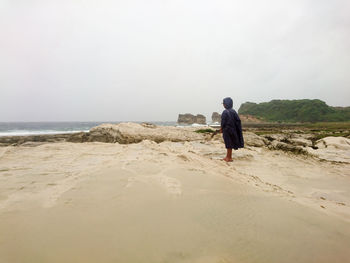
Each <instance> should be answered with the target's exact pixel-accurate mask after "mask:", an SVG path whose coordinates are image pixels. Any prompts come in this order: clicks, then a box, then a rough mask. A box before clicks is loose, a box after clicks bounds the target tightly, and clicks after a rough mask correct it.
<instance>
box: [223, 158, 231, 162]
mask: <svg viewBox="0 0 350 263" xmlns="http://www.w3.org/2000/svg"><path fill="white" fill-rule="evenodd" d="M222 160H223V161H225V162H232V161H233V160H232V158H228V157H225V158H224V159H222Z"/></svg>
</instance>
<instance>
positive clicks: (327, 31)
mask: <svg viewBox="0 0 350 263" xmlns="http://www.w3.org/2000/svg"><path fill="white" fill-rule="evenodd" d="M349 14H350V1H349V0H289V1H288V0H285V1H281V0H265V1H262V0H245V1H241V0H240V1H235V0H215V1H214V0H211V1H206V0H198V1H197V0H171V1H170V0H147V1H145V0H127V1H126V0H122V1H118V0H110V1H107V0H98V1H88V0H86V1H82V0H81V1H78V0H8V1H7V0H0V34H1V37H0V91H1V92H0V121H79V120H80V121H107V120H110V121H113V120H114V121H126V120H131V121H132V120H134V121H137V120H138V121H146V120H148V121H156V120H159V121H166V120H170V121H175V120H176V119H177V115H178V113H187V112H188V113H193V114H197V113H202V114H204V115H206V116H207V117H208V118H210V117H211V113H212V112H213V111H219V112H221V111H222V105H221V102H222V99H223V98H224V97H226V96H231V97H232V98H233V101H234V108H235V109H237V110H238V108H239V106H240V104H241V103H243V102H246V101H252V102H263V101H270V100H272V99H302V98H307V99H314V98H318V99H321V100H324V101H326V102H327V104H329V105H332V106H350V73H349V71H350V15H349Z"/></svg>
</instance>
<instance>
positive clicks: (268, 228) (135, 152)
mask: <svg viewBox="0 0 350 263" xmlns="http://www.w3.org/2000/svg"><path fill="white" fill-rule="evenodd" d="M224 153H225V149H224V148H223V145H222V144H221V142H219V141H209V142H202V143H201V142H162V143H159V144H157V143H154V142H151V141H147V140H146V141H143V142H141V143H137V144H129V145H121V144H118V143H115V144H111V143H78V144H74V143H68V142H64V143H47V144H43V145H39V146H35V147H32V146H25V145H23V146H17V147H12V146H9V147H2V148H0V233H1V235H0V262H1V263H17V262H18V263H19V262H20V263H26V262H28V263H29V262H30V263H34V262H35V263H36V262H53V263H55V262H57V263H58V262H59V263H61V262H68V263H69V262H72V263H73V262H86V263H89V262H269V263H271V262H348V261H350V250H349V249H348V247H349V244H350V212H349V211H350V209H349V204H350V196H349V192H350V181H349V180H350V169H349V168H350V165H349V164H348V163H335V162H327V161H323V162H321V161H319V160H316V159H314V158H311V157H303V156H297V155H290V154H287V153H284V152H281V151H271V150H267V149H264V148H259V147H248V148H246V149H244V150H239V151H236V152H234V156H233V159H234V162H233V163H230V164H226V163H224V162H223V161H220V158H221V157H222V156H223V155H224Z"/></svg>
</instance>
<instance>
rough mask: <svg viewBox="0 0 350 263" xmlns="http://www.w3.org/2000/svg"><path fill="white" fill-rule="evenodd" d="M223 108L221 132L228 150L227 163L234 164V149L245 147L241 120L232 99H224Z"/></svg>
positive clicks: (225, 159)
mask: <svg viewBox="0 0 350 263" xmlns="http://www.w3.org/2000/svg"><path fill="white" fill-rule="evenodd" d="M223 106H224V107H225V110H224V111H223V112H222V114H221V132H222V135H223V138H224V142H225V147H226V149H227V154H226V157H225V158H224V159H223V160H224V161H226V162H232V149H235V150H237V149H239V148H243V147H244V139H243V134H242V125H241V119H240V118H239V116H238V114H237V112H236V111H235V110H234V109H232V107H233V101H232V99H231V98H230V97H227V98H224V100H223Z"/></svg>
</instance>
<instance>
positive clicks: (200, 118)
mask: <svg viewBox="0 0 350 263" xmlns="http://www.w3.org/2000/svg"><path fill="white" fill-rule="evenodd" d="M177 122H178V123H180V124H194V123H198V124H207V121H206V118H205V116H204V115H202V114H197V115H193V114H190V113H186V114H179V117H178V119H177Z"/></svg>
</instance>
